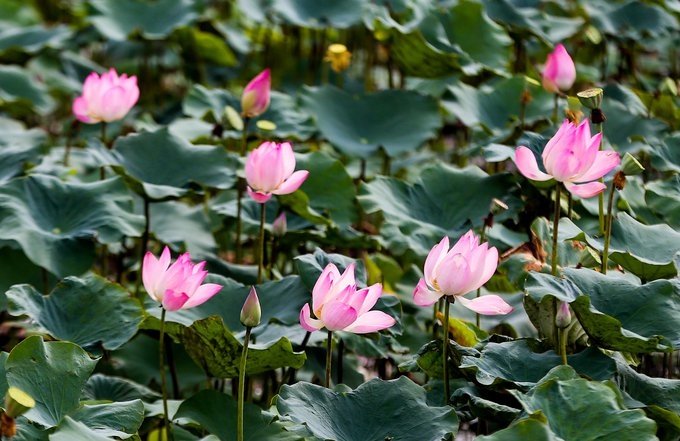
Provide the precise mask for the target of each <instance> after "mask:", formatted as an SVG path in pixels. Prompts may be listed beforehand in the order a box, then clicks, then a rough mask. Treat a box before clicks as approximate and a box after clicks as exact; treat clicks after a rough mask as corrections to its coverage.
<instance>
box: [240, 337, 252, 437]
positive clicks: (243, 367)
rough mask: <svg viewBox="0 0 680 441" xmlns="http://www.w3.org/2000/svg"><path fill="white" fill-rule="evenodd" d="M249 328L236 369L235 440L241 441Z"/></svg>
mask: <svg viewBox="0 0 680 441" xmlns="http://www.w3.org/2000/svg"><path fill="white" fill-rule="evenodd" d="M252 329H253V328H252V327H251V326H246V336H245V338H244V340H243V351H242V352H241V363H240V364H239V368H238V402H237V412H238V417H237V421H236V431H237V440H238V441H243V439H244V438H243V427H244V423H243V408H244V405H245V394H246V392H245V391H246V361H247V358H248V343H250V332H251V331H252Z"/></svg>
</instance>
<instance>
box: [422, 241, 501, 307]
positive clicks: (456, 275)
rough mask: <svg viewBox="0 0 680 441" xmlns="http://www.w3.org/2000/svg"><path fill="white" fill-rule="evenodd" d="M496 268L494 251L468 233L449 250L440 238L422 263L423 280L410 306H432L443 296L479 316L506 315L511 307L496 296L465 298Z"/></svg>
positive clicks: (484, 281)
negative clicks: (423, 263)
mask: <svg viewBox="0 0 680 441" xmlns="http://www.w3.org/2000/svg"><path fill="white" fill-rule="evenodd" d="M497 266H498V250H496V248H495V247H491V248H489V244H488V243H483V244H481V245H480V244H479V237H478V236H476V235H475V234H474V233H473V232H472V231H468V232H467V233H465V235H463V237H461V238H460V239H459V240H458V242H456V244H455V245H454V246H453V248H451V249H450V250H449V238H448V237H446V236H445V237H444V238H443V239H442V240H441V242H439V243H438V244H437V245H435V246H434V247H433V248H432V250H430V252H429V253H428V255H427V259H425V268H424V273H425V277H424V278H422V279H420V282H418V285H417V286H416V288H415V290H414V291H413V302H414V303H415V304H416V305H420V306H430V305H433V304H435V303H436V302H437V301H438V300H439V299H440V298H441V297H443V296H451V297H453V298H455V300H456V301H458V302H459V303H460V304H461V305H463V306H464V307H466V308H468V309H471V310H473V311H475V312H476V313H478V314H483V315H497V314H507V313H509V312H511V311H512V307H511V306H510V305H508V304H507V303H506V302H505V301H504V300H503V299H501V298H500V297H499V296H497V295H485V296H482V297H477V298H474V299H472V300H470V299H467V298H465V297H463V296H464V295H465V294H467V293H469V292H471V291H474V290H476V289H477V288H479V287H481V286H482V285H484V284H485V283H486V282H487V281H488V280H489V279H490V278H491V276H493V274H494V273H495V272H496V267H497Z"/></svg>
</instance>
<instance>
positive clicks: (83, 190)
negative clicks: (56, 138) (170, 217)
mask: <svg viewBox="0 0 680 441" xmlns="http://www.w3.org/2000/svg"><path fill="white" fill-rule="evenodd" d="M131 202H132V198H131V197H130V195H129V193H128V191H127V189H126V188H125V186H124V185H123V182H122V181H121V180H120V179H108V180H105V181H99V182H94V183H77V182H70V183H65V182H62V181H60V180H59V179H57V178H54V177H51V176H46V175H32V176H29V177H26V178H20V179H13V180H12V181H10V182H8V183H6V184H5V185H3V186H1V187H0V219H2V221H1V222H0V227H1V228H0V239H3V240H7V241H14V242H16V243H18V244H19V245H20V246H21V248H22V250H23V251H24V253H25V254H26V256H28V258H29V259H31V261H33V262H34V263H35V264H36V265H39V266H41V267H43V268H45V269H47V270H48V271H50V272H51V273H53V274H55V275H56V276H58V277H65V276H68V275H73V274H77V275H79V274H82V273H84V272H85V271H87V270H88V269H89V268H90V267H91V266H92V263H93V260H94V247H95V241H94V240H93V239H95V238H96V239H97V240H98V241H99V242H101V243H113V242H118V241H119V240H120V239H121V238H122V237H124V236H128V237H139V236H140V235H141V232H142V228H143V218H142V217H141V216H138V215H135V214H133V213H131V212H130V205H131Z"/></svg>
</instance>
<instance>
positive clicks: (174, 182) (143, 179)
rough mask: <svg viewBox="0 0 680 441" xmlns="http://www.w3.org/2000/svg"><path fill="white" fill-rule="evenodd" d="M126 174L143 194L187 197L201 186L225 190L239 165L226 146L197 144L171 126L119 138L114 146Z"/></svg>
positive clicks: (118, 168)
mask: <svg viewBox="0 0 680 441" xmlns="http://www.w3.org/2000/svg"><path fill="white" fill-rule="evenodd" d="M113 155H114V156H115V157H116V159H117V161H118V162H119V164H117V165H114V166H113V169H114V170H115V171H116V173H118V174H120V175H122V176H123V177H124V179H125V180H126V181H128V183H129V184H130V186H131V187H132V188H133V189H134V190H135V191H136V192H137V193H139V194H140V195H143V196H145V197H147V198H149V199H150V200H154V201H159V200H167V199H173V198H178V197H180V196H184V195H185V194H187V193H188V192H189V191H191V190H192V189H196V188H197V187H200V186H205V187H213V188H220V189H225V188H229V187H231V186H232V185H233V184H234V182H235V179H236V173H235V170H236V168H237V165H236V164H235V162H234V160H232V158H231V157H230V156H229V155H228V154H227V152H226V151H225V150H224V148H223V147H220V146H206V145H193V144H190V143H189V142H188V141H185V140H183V139H181V138H178V137H176V136H175V135H173V134H172V133H170V131H169V130H168V129H161V130H158V131H156V132H143V133H139V134H134V135H129V136H126V137H124V138H119V139H118V140H117V141H116V143H115V145H114V149H113Z"/></svg>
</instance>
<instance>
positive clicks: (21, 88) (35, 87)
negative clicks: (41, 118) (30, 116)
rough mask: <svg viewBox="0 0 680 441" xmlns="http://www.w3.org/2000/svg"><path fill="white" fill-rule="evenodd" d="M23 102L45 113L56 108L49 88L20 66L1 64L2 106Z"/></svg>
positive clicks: (0, 96) (0, 90)
mask: <svg viewBox="0 0 680 441" xmlns="http://www.w3.org/2000/svg"><path fill="white" fill-rule="evenodd" d="M13 103H18V104H23V105H27V106H29V108H33V109H35V110H36V111H37V112H38V113H39V114H41V115H44V114H47V113H49V112H51V111H52V109H53V108H54V100H53V99H52V98H51V97H50V95H49V94H48V93H47V88H46V87H45V86H44V85H43V84H42V83H41V82H39V81H35V80H34V79H33V78H32V74H31V73H29V72H28V71H27V70H25V69H23V68H21V67H18V66H0V108H3V107H4V106H5V105H7V104H10V105H11V104H13Z"/></svg>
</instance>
